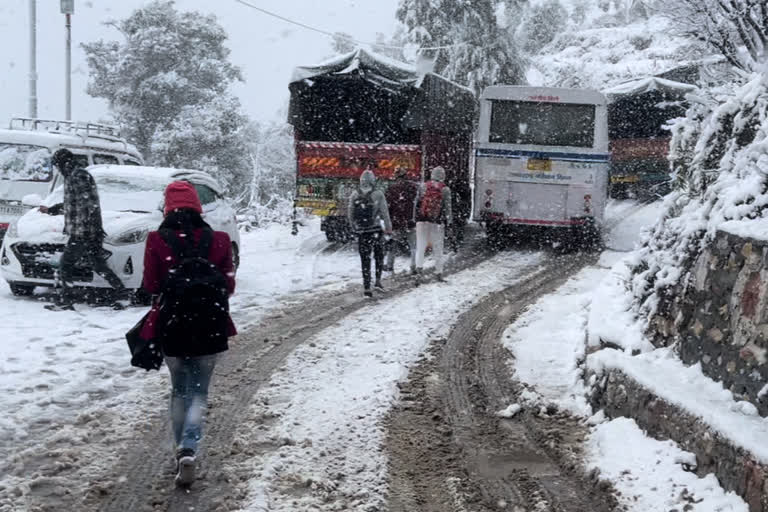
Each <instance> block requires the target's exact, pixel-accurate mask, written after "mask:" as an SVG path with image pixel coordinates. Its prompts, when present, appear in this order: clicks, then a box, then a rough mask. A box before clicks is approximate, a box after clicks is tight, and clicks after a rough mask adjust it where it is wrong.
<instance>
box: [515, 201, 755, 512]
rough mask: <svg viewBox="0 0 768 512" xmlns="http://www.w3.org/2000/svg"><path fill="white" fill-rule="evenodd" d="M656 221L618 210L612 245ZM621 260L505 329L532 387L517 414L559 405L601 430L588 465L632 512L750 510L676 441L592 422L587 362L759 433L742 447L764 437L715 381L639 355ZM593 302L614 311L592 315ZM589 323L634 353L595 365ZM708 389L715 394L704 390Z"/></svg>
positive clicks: (611, 254)
mask: <svg viewBox="0 0 768 512" xmlns="http://www.w3.org/2000/svg"><path fill="white" fill-rule="evenodd" d="M658 214H659V206H658V204H651V205H648V206H645V207H643V208H639V209H638V207H637V205H634V206H633V205H632V203H631V202H614V203H612V204H611V209H610V210H609V212H608V216H609V221H608V223H609V225H610V224H613V228H612V230H611V232H610V233H609V234H608V237H607V246H608V247H611V248H613V249H617V250H621V251H628V250H631V249H632V247H633V245H634V242H635V241H637V240H638V238H639V231H640V228H642V227H643V226H645V225H649V224H650V223H652V222H654V221H655V220H656V218H657V217H658ZM622 256H623V254H622V253H617V252H615V251H610V250H609V251H606V253H604V254H603V255H602V257H601V258H600V264H599V265H598V266H596V267H592V268H586V269H584V270H582V271H581V272H580V273H579V274H577V275H576V276H574V277H573V278H572V279H570V280H569V281H568V282H567V283H565V284H564V285H563V286H561V287H560V288H559V289H558V290H557V291H556V292H555V293H553V294H551V295H549V296H545V297H543V298H542V299H540V300H539V301H538V302H537V303H536V304H534V305H532V306H531V307H530V308H529V309H528V310H527V311H526V312H525V313H524V314H523V315H521V317H520V318H518V320H517V321H516V322H515V323H514V324H512V325H511V326H510V327H509V328H508V329H507V330H506V332H505V333H504V336H503V341H504V343H505V345H506V346H507V347H508V348H509V349H510V351H511V352H512V353H513V355H514V358H515V359H514V365H513V366H514V369H513V371H514V375H515V377H516V378H517V379H518V380H519V381H520V382H522V383H523V384H524V385H526V387H527V388H528V391H527V392H525V393H524V394H523V402H524V403H522V404H513V405H512V406H510V407H513V406H517V407H515V409H517V408H518V407H519V406H521V405H522V407H531V406H538V405H541V404H554V405H556V406H557V407H559V408H561V409H564V410H567V411H570V412H572V413H574V414H576V415H580V416H583V417H584V418H585V420H587V419H588V421H589V422H590V423H592V424H594V425H595V426H594V428H593V430H592V433H591V436H590V438H589V440H588V443H587V444H588V447H587V465H588V467H590V468H596V469H597V470H598V471H599V472H600V474H601V476H602V477H603V478H605V479H608V480H611V481H612V482H613V484H614V486H615V487H616V489H617V490H618V491H619V492H620V494H621V496H620V500H621V502H622V503H623V504H624V505H625V506H627V507H628V510H630V511H637V512H646V511H649V510H675V509H676V510H688V509H689V508H690V506H692V504H694V503H695V508H694V510H706V511H746V510H747V505H746V504H745V503H744V501H743V500H742V499H741V498H739V497H738V496H736V495H735V494H733V493H725V492H724V491H723V489H722V488H721V487H720V485H719V484H718V482H717V480H716V479H715V478H714V476H712V475H708V476H707V477H705V478H698V477H697V476H696V475H695V474H693V473H690V472H688V471H686V470H685V469H686V466H687V465H695V457H694V455H693V454H691V453H687V452H684V451H683V450H681V449H680V448H679V447H677V446H676V445H675V444H674V443H672V442H670V441H667V442H659V441H656V440H654V439H651V438H649V437H648V436H646V435H645V434H644V433H643V432H642V431H641V430H640V429H639V428H638V427H637V425H636V424H635V422H634V421H632V420H629V419H624V418H619V419H616V420H613V421H609V422H605V421H604V416H603V415H602V413H601V412H597V414H594V415H593V412H594V411H592V410H591V407H590V405H589V404H588V403H587V401H586V400H585V385H584V382H583V374H584V368H585V366H586V365H587V362H586V361H587V360H589V365H590V367H595V366H598V365H600V364H603V365H606V366H611V367H616V366H618V367H621V368H623V369H625V371H628V372H629V373H630V374H631V375H633V376H635V377H636V378H639V377H645V378H644V379H643V382H645V383H646V384H648V385H651V386H652V387H653V389H659V390H664V393H663V396H664V397H665V398H666V399H668V400H672V401H673V402H674V403H678V402H680V401H681V400H682V401H689V402H690V404H689V405H691V406H692V404H693V403H695V402H696V401H697V400H698V401H699V402H698V403H699V404H700V405H699V406H698V410H697V413H701V414H704V415H705V417H712V416H717V417H718V418H723V419H721V421H720V425H719V426H720V427H721V429H723V430H730V432H731V433H732V434H733V431H734V430H735V429H737V428H738V427H739V426H741V427H747V428H746V429H744V430H748V431H749V432H752V434H744V433H743V434H742V436H741V441H742V442H743V443H750V442H751V443H752V444H754V442H755V441H756V440H757V438H763V439H764V436H765V433H764V431H765V427H764V422H761V421H760V418H759V417H756V416H754V413H755V412H754V411H744V410H742V408H739V407H734V405H737V404H734V402H733V400H732V397H731V396H730V393H728V392H727V391H725V390H723V389H722V386H720V385H719V384H716V383H714V382H711V383H709V384H708V385H709V387H706V386H707V383H705V382H703V381H702V380H701V378H702V377H703V375H702V374H701V372H700V370H698V369H696V368H688V369H686V368H684V367H683V365H682V364H680V363H679V361H676V360H673V359H674V358H670V357H664V355H663V354H659V353H653V354H643V355H642V356H639V358H632V357H631V355H630V354H631V352H632V350H641V351H642V350H647V349H648V345H649V343H648V342H647V340H645V339H644V338H642V333H641V331H640V330H639V329H635V328H628V327H627V326H628V325H629V324H627V323H626V322H628V321H629V320H628V319H627V318H626V316H625V315H624V316H622V315H621V311H622V304H621V302H620V301H619V300H618V299H619V298H620V297H618V295H616V293H615V290H616V286H615V285H616V284H617V280H620V279H621V278H622V268H623V266H624V265H623V263H622V261H621V258H622ZM610 265H614V266H613V267H612V268H609V266H610ZM594 301H599V304H600V308H603V307H605V308H608V309H607V311H602V312H596V311H592V309H593V308H592V304H593V302H594ZM588 325H589V329H590V331H598V332H599V333H602V334H603V335H605V336H607V335H610V336H612V337H611V338H610V339H611V340H612V342H615V343H617V344H618V343H620V342H621V341H620V340H622V339H624V341H623V342H621V343H623V348H627V349H629V354H628V353H626V352H621V351H618V350H604V351H600V352H598V353H597V354H594V355H590V356H589V357H588V358H587V357H586V349H587V346H588V343H587V326H588ZM593 335H594V333H593V332H590V336H593ZM598 336H599V334H598ZM590 341H592V340H590ZM603 352H605V353H604V354H603ZM657 352H658V351H657ZM632 369H637V371H636V372H633V371H632ZM636 374H637V375H636ZM702 386H704V387H702ZM716 388H719V389H716ZM702 389H707V390H708V391H707V392H705V393H702V392H701V390H702ZM726 395H727V396H726ZM702 396H706V397H709V399H708V401H707V402H706V403H702V402H701V397H702ZM697 397H698V398H697ZM729 400H730V402H729ZM707 409H708V410H709V412H707V411H706V410H707ZM750 414H751V415H750ZM748 425H749V426H748ZM762 451H764V450H761V451H760V452H758V453H761V454H762Z"/></svg>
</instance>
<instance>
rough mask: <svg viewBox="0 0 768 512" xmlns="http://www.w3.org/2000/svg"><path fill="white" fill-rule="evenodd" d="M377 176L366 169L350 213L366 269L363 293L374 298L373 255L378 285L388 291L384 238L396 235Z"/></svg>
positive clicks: (354, 194)
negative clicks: (384, 281) (383, 277)
mask: <svg viewBox="0 0 768 512" xmlns="http://www.w3.org/2000/svg"><path fill="white" fill-rule="evenodd" d="M375 185H376V176H375V175H374V174H373V171H371V170H366V171H363V174H362V175H361V176H360V187H359V188H358V189H357V190H356V191H355V192H353V193H352V195H351V196H350V198H349V208H348V210H347V212H348V213H347V214H348V220H349V225H350V226H351V227H352V231H353V232H355V233H356V234H357V248H358V251H359V252H360V264H361V266H362V268H363V289H364V291H363V294H364V295H365V296H366V297H372V296H373V293H372V292H371V253H373V258H374V261H375V263H376V281H375V282H374V286H375V287H376V288H377V289H378V290H380V291H384V286H383V285H382V284H381V273H382V271H383V270H384V268H383V267H384V235H385V234H388V235H391V234H392V221H391V220H390V218H389V206H387V198H386V197H384V193H383V192H382V191H381V190H376V186H375Z"/></svg>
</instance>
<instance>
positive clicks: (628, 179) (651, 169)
mask: <svg viewBox="0 0 768 512" xmlns="http://www.w3.org/2000/svg"><path fill="white" fill-rule="evenodd" d="M695 89H696V86H694V85H691V84H686V83H682V82H675V81H672V80H667V79H664V78H659V77H648V78H642V79H638V80H632V81H629V82H626V83H623V84H620V85H617V86H615V87H612V88H610V89H608V90H606V91H605V95H606V96H607V97H608V101H609V103H608V135H609V138H610V147H611V163H610V189H609V191H610V195H611V197H614V198H625V197H627V196H635V197H641V198H642V197H653V196H658V195H664V194H666V193H667V192H668V191H669V182H670V176H669V162H668V161H667V155H668V154H669V142H670V139H671V137H672V134H671V133H670V131H669V130H668V129H667V128H666V124H667V123H668V122H669V121H670V120H672V119H675V118H677V117H682V116H684V115H685V111H686V109H687V102H686V101H685V95H686V94H688V93H689V92H692V91H694V90H695Z"/></svg>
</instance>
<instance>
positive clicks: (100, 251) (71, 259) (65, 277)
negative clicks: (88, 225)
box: [59, 237, 125, 303]
mask: <svg viewBox="0 0 768 512" xmlns="http://www.w3.org/2000/svg"><path fill="white" fill-rule="evenodd" d="M77 267H80V268H90V269H91V270H93V271H94V272H96V273H97V274H99V275H100V276H101V277H103V278H104V279H106V280H107V282H108V283H109V285H110V286H111V287H112V288H114V289H115V290H117V291H118V292H120V293H124V292H125V285H124V284H123V282H122V281H121V280H120V278H119V277H117V274H115V273H114V272H113V271H112V269H111V268H109V265H107V255H106V253H105V252H104V248H103V247H102V245H101V240H99V239H88V238H74V237H70V239H69V241H68V242H67V245H66V246H65V247H64V252H63V253H62V255H61V262H60V263H59V279H60V280H61V290H60V293H59V299H60V300H61V302H65V303H71V302H72V300H73V299H72V283H73V282H74V281H75V279H74V275H75V269H76V268H77Z"/></svg>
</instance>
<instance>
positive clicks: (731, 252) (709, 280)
mask: <svg viewBox="0 0 768 512" xmlns="http://www.w3.org/2000/svg"><path fill="white" fill-rule="evenodd" d="M652 325H653V326H654V331H655V334H654V338H653V341H654V344H656V345H657V346H661V345H663V346H668V345H670V344H672V343H677V345H676V348H677V351H678V353H679V354H680V357H681V359H682V360H683V362H685V363H686V364H695V363H701V366H702V370H703V371H704V373H705V374H706V375H707V376H709V377H710V378H712V379H714V380H716V381H719V382H722V383H723V385H724V386H725V387H726V388H727V389H729V390H730V391H731V392H733V394H734V396H735V397H736V398H737V399H740V400H746V401H749V402H751V403H752V404H754V405H755V406H756V407H757V409H758V411H759V413H760V414H761V415H762V416H768V396H766V397H763V395H764V394H765V391H764V390H766V391H768V386H767V385H766V384H768V366H767V365H766V364H765V363H766V354H767V353H768V242H765V241H757V240H751V239H745V238H741V237H738V236H735V235H732V234H729V233H725V232H718V233H717V236H716V238H715V241H714V243H712V244H711V245H710V246H709V247H708V248H707V249H706V250H705V251H704V252H703V253H702V254H701V255H700V256H699V257H698V258H697V260H696V261H695V263H694V265H693V267H692V270H691V273H690V275H689V276H688V277H687V278H686V279H684V282H683V284H682V285H681V286H680V288H679V289H678V290H675V299H674V300H673V301H672V304H671V307H670V308H669V310H668V311H666V312H665V313H664V314H659V315H657V316H656V317H655V318H654V319H653V322H652ZM761 391H762V393H761ZM761 398H762V400H761Z"/></svg>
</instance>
